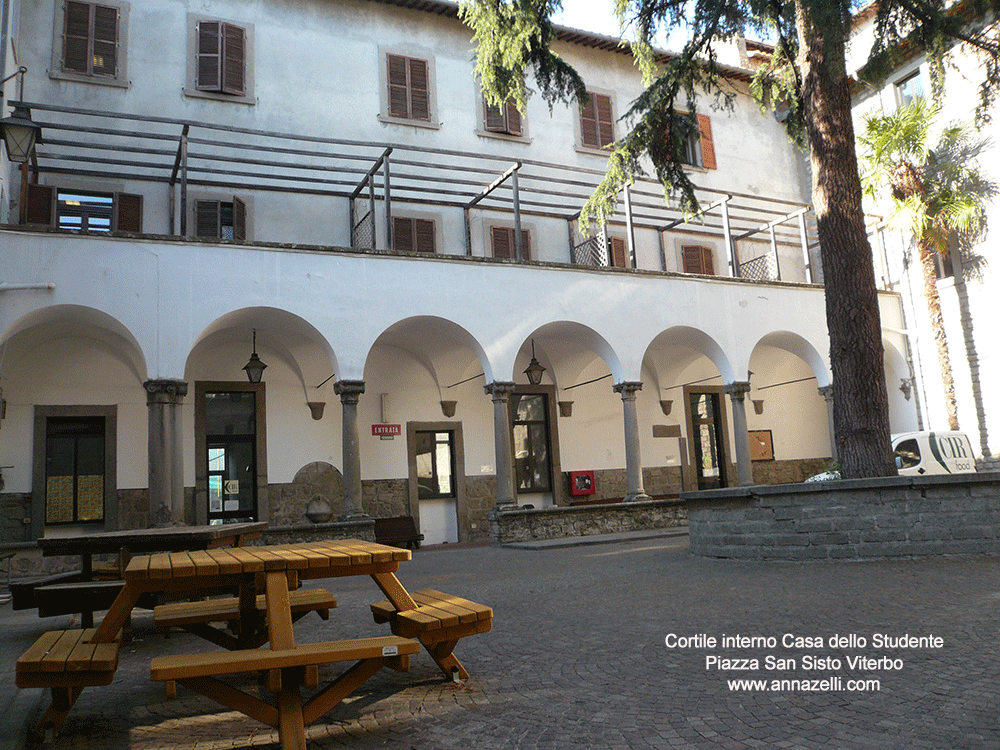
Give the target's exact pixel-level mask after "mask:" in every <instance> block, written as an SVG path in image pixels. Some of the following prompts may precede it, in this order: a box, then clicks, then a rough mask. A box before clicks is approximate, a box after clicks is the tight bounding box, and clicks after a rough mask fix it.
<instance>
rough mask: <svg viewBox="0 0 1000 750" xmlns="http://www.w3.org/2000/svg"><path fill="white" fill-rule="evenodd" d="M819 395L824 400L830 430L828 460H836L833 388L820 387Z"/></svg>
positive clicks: (828, 386)
mask: <svg viewBox="0 0 1000 750" xmlns="http://www.w3.org/2000/svg"><path fill="white" fill-rule="evenodd" d="M819 395H820V396H822V397H823V398H825V399H826V421H827V424H828V425H829V429H830V460H831V461H836V460H837V433H836V431H835V430H834V429H833V386H832V385H822V386H820V387H819Z"/></svg>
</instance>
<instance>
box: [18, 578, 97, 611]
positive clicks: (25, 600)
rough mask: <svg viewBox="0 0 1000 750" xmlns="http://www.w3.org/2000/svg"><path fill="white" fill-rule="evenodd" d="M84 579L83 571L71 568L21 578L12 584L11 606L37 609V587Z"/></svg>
mask: <svg viewBox="0 0 1000 750" xmlns="http://www.w3.org/2000/svg"><path fill="white" fill-rule="evenodd" d="M82 580H83V571H80V570H70V571H66V572H64V573H54V574H52V575H47V576H37V577H34V578H27V579H21V580H19V581H17V582H14V583H11V584H10V593H11V597H12V601H11V606H12V608H13V609H36V608H37V607H38V605H37V604H36V603H35V589H36V588H38V587H39V586H49V585H51V584H55V583H71V582H74V581H82Z"/></svg>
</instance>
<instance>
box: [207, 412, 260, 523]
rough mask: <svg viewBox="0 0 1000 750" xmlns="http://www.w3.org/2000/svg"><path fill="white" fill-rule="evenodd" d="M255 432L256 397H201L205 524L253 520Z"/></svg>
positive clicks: (255, 455)
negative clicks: (206, 480) (202, 399)
mask: <svg viewBox="0 0 1000 750" xmlns="http://www.w3.org/2000/svg"><path fill="white" fill-rule="evenodd" d="M256 428H257V409H256V394H254V393H252V392H221V393H220V392H209V393H206V394H205V443H206V447H207V449H208V455H207V456H206V460H207V461H208V522H209V523H235V522H238V521H254V520H257V483H256V480H255V478H256V476H257V458H256V457H257V434H256V433H257V429H256Z"/></svg>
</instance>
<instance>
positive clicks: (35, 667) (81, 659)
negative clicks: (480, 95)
mask: <svg viewBox="0 0 1000 750" xmlns="http://www.w3.org/2000/svg"><path fill="white" fill-rule="evenodd" d="M96 632H97V631H96V630H94V629H93V628H90V629H87V630H50V631H49V632H47V633H45V634H44V635H42V636H41V637H40V638H39V639H38V640H37V641H35V643H34V644H33V645H32V646H31V647H30V648H29V649H28V650H27V651H25V652H24V653H23V654H22V655H21V658H19V659H18V660H17V671H16V678H15V682H16V684H17V686H18V687H19V688H36V687H40V688H51V690H52V703H51V705H50V706H49V707H48V709H47V710H46V711H45V713H44V714H43V716H42V718H41V720H40V721H39V722H38V724H37V725H36V726H35V728H34V732H33V733H34V735H35V736H36V737H37V736H39V735H40V734H41V733H42V732H43V731H44V730H45V728H46V727H47V726H51V728H52V729H53V731H58V730H59V728H60V727H61V726H62V724H63V722H64V721H65V720H66V716H67V714H69V711H70V709H71V708H72V707H73V704H74V703H76V700H77V698H79V697H80V693H81V692H83V688H85V687H89V686H95V685H110V684H111V681H112V680H113V679H114V676H115V671H116V670H117V669H118V646H119V644H118V643H117V642H114V643H91V642H90V639H91V638H93V637H94V634H95V633H96Z"/></svg>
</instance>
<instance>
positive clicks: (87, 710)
mask: <svg viewBox="0 0 1000 750" xmlns="http://www.w3.org/2000/svg"><path fill="white" fill-rule="evenodd" d="M997 567H998V561H997V560H996V559H994V558H991V557H967V558H939V559H925V560H891V561H878V562H860V563H830V562H824V563H760V562H735V561H722V560H710V559H701V558H695V557H692V556H690V555H689V554H688V553H687V540H686V538H684V537H674V538H666V539H655V540H649V539H647V540H641V541H635V542H631V543H619V544H606V545H601V546H595V547H570V548H560V549H545V550H518V549H504V548H496V547H468V548H457V547H456V548H450V549H449V548H443V549H426V550H421V551H419V552H417V553H416V554H415V555H414V559H413V561H411V562H409V563H403V564H402V566H401V568H400V573H399V576H400V579H401V580H402V581H403V583H404V584H405V585H406V586H407V587H408V588H411V589H418V588H425V587H432V588H438V589H441V590H444V591H447V592H450V593H454V594H457V595H460V596H465V597H467V598H470V599H474V600H476V601H480V602H484V603H488V604H490V605H492V606H493V608H494V611H495V618H496V619H495V624H494V629H493V631H492V632H491V633H488V634H485V635H479V636H475V637H472V638H468V639H465V640H463V641H461V642H460V644H459V647H458V653H459V655H460V657H461V659H462V661H463V662H464V663H465V665H466V667H467V668H468V669H469V671H470V672H471V673H472V678H471V679H470V680H469V681H468V682H467V683H465V684H463V685H455V684H453V683H449V682H445V681H443V680H442V679H441V678H440V675H439V673H437V672H436V667H434V665H433V663H432V662H431V661H430V659H429V658H428V657H427V655H426V654H421V655H420V656H418V657H415V658H414V660H413V662H412V668H411V670H410V672H408V673H405V674H399V673H396V672H391V671H388V670H383V671H382V672H381V673H380V674H379V675H377V676H376V677H375V678H373V679H372V680H371V681H369V682H368V683H366V685H365V686H363V687H362V689H361V690H359V691H358V692H357V693H355V694H354V695H353V696H351V697H350V698H349V699H348V700H347V701H345V702H344V703H343V704H342V705H340V706H338V707H337V708H336V709H334V710H333V711H331V712H330V713H329V714H327V715H326V716H324V717H323V718H322V719H320V720H319V721H318V722H317V723H316V724H314V725H312V726H311V727H309V728H308V729H307V736H308V746H309V748H310V750H318V749H319V748H340V747H349V748H359V749H364V750H368V749H369V748H386V747H389V748H402V749H404V750H446V749H451V748H484V749H489V750H502V749H504V748H526V749H528V748H530V749H536V748H537V749H539V750H542V749H549V750H554V749H557V748H558V749H559V750H563V749H564V748H580V749H582V748H594V749H595V750H598V749H599V750H620V749H621V750H624V749H625V748H658V749H661V748H662V749H670V748H705V749H708V748H712V749H713V750H715V749H716V748H723V749H725V750H730V749H731V750H739V749H741V748H782V749H784V748H788V749H792V748H808V749H813V748H827V749H837V750H842V749H846V750H853V749H854V748H859V749H861V748H875V747H877V748H906V749H907V750H911V749H918V748H929V749H932V750H952V749H959V748H970V749H971V748H975V749H976V750H979V749H981V748H996V749H1000V725H998V711H997V705H996V704H997V685H998V682H1000V661H998V655H1000V654H998V645H997V641H998V635H1000V632H998V628H997V625H996V623H997V619H998V609H1000V577H998V576H997ZM324 583H325V585H326V586H327V587H328V588H330V589H331V591H334V593H335V594H336V596H337V598H338V600H339V607H338V609H337V610H335V611H333V612H331V618H330V620H329V622H323V621H321V620H320V619H319V618H318V617H315V616H314V615H310V616H309V617H307V618H306V619H304V620H302V621H301V622H300V623H299V624H298V625H296V637H297V638H298V639H299V640H300V641H302V642H305V641H310V640H328V639H333V638H349V637H358V636H361V635H365V634H373V635H374V634H380V633H383V632H385V631H384V630H382V629H380V628H384V626H376V625H375V624H374V623H373V622H372V620H371V617H370V615H369V614H368V607H367V604H368V603H369V602H371V601H374V600H376V599H379V598H381V596H380V594H379V592H378V590H377V589H376V588H375V586H374V584H373V583H372V582H371V581H370V580H369V579H367V578H353V579H342V580H336V579H333V580H328V581H326V582H324ZM68 619H69V618H51V619H48V620H44V621H42V620H39V619H38V618H37V617H35V616H34V615H33V614H25V613H13V612H11V610H10V607H9V605H6V606H4V607H3V608H0V626H2V628H3V639H2V647H0V653H2V656H3V660H4V666H3V670H2V673H0V695H2V699H3V706H4V708H5V712H4V716H3V718H2V719H0V733H2V736H0V747H3V748H6V747H10V748H19V747H21V743H22V740H21V739H20V737H21V736H23V732H22V729H23V727H24V726H25V725H26V724H27V723H28V722H29V721H30V720H31V719H33V718H37V716H38V712H39V710H40V697H41V691H39V690H25V691H20V690H17V689H16V688H14V686H13V669H14V662H15V660H16V658H17V655H18V654H19V653H20V652H21V651H22V650H23V649H24V648H25V647H26V645H27V644H29V643H30V642H31V641H33V640H34V638H36V637H37V635H38V633H40V632H41V631H43V630H46V629H50V628H56V627H65V626H66V624H67V621H68ZM668 633H674V634H677V635H681V636H695V635H698V634H706V635H708V636H714V637H716V638H721V636H722V634H727V635H732V634H736V633H740V634H743V635H751V636H774V637H775V638H776V639H777V641H778V642H777V644H776V645H775V647H773V648H771V647H763V648H757V649H750V648H744V649H738V648H722V647H721V645H717V646H716V647H714V648H701V647H691V648H683V649H681V648H674V649H668V648H667V647H666V646H665V644H664V637H665V636H666V635H667V634H668ZM786 633H788V634H793V635H797V636H808V637H810V638H813V637H820V638H822V639H823V640H824V643H823V647H822V648H794V647H793V648H783V647H782V645H781V639H782V636H783V634H786ZM876 633H886V634H889V635H891V636H893V637H896V636H900V635H903V634H910V635H913V636H927V635H930V634H933V635H934V636H939V637H941V638H942V639H943V646H942V647H940V648H936V649H935V648H909V649H895V648H893V649H876V648H874V647H873V646H872V636H873V635H874V634H876ZM834 634H840V635H850V634H855V635H859V636H862V637H864V638H866V639H867V640H868V644H867V647H866V648H833V649H831V648H829V647H828V646H827V644H826V640H827V639H828V638H829V637H831V636H833V635H834ZM206 648H210V646H208V644H206V643H204V642H203V641H200V640H198V639H196V638H194V637H193V636H189V635H187V634H174V635H173V636H172V637H171V638H170V639H169V640H168V639H164V638H163V637H162V636H161V635H159V634H157V633H156V632H155V631H154V629H153V628H152V625H151V615H149V614H140V615H138V616H137V618H136V629H135V640H134V641H133V643H132V644H131V645H130V646H128V647H126V648H125V649H124V650H123V654H122V664H121V668H120V669H119V673H118V675H117V678H116V680H115V682H114V684H112V685H110V686H108V687H104V688H89V689H87V690H86V691H85V692H84V694H83V696H82V698H81V699H80V701H79V702H78V704H77V706H76V707H75V708H74V710H73V712H72V713H71V714H70V717H69V719H68V720H67V722H66V724H65V726H64V727H63V731H62V732H61V733H60V734H59V735H58V736H57V737H56V738H55V739H54V741H53V742H52V743H51V747H52V748H56V749H58V750H62V749H66V750H70V749H86V750H125V749H128V750H159V749H160V748H172V749H173V748H176V749H178V750H215V749H218V748H234V747H235V748H244V747H251V746H253V747H258V746H264V747H270V748H273V747H277V733H276V732H275V731H273V730H271V729H269V728H267V727H265V726H263V725H261V724H258V723H256V722H254V721H252V720H250V719H247V718H245V717H243V716H242V715H241V714H237V713H234V712H232V711H229V710H227V709H224V708H223V707H221V706H218V705H217V704H214V703H212V702H211V701H209V700H207V699H204V698H202V697H200V696H198V695H195V694H193V693H190V692H188V691H186V690H185V689H184V688H179V695H178V697H177V698H176V699H173V700H169V699H167V698H166V697H165V695H164V690H163V687H162V685H161V684H160V683H153V682H150V680H149V659H150V657H151V656H152V655H156V654H162V653H184V652H189V651H193V650H200V649H206ZM710 655H714V656H718V657H725V658H731V659H748V660H749V659H754V658H756V659H758V660H759V663H760V669H758V670H757V671H751V672H742V671H732V672H722V671H717V670H714V669H713V670H706V668H705V664H706V657H707V656H710ZM768 655H770V656H772V657H775V658H791V659H795V660H796V666H797V667H798V669H797V670H796V671H794V672H793V671H790V670H787V671H777V670H772V671H768V670H766V669H765V661H764V660H765V658H766V657H767V656H768ZM854 655H864V656H869V657H872V658H878V657H885V656H888V657H890V658H892V659H901V660H902V662H903V664H902V669H900V670H890V671H885V670H883V671H878V670H876V669H852V668H850V667H849V666H848V665H847V663H846V657H847V656H854ZM805 656H835V657H837V658H840V659H841V663H842V666H841V667H840V668H839V669H833V670H831V671H815V670H813V671H806V670H805V669H804V659H803V657H805ZM333 673H334V672H333V670H332V669H331V670H330V674H333ZM835 677H837V678H840V679H841V681H842V682H843V683H846V682H847V680H849V679H850V680H853V679H877V680H879V681H880V685H879V687H880V689H879V690H874V689H868V690H865V691H862V692H847V691H846V690H842V691H831V690H829V689H825V690H823V689H820V690H812V691H807V690H801V689H799V690H778V691H774V692H771V691H762V690H754V691H750V690H730V689H729V687H728V686H727V681H728V680H731V679H743V678H755V679H758V678H759V679H766V680H767V681H770V680H773V679H776V678H781V679H799V680H803V679H828V678H835ZM251 684H253V683H251ZM799 687H802V686H799ZM813 687H816V686H815V685H814V686H813ZM828 687H829V686H828Z"/></svg>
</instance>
